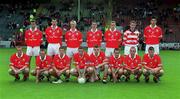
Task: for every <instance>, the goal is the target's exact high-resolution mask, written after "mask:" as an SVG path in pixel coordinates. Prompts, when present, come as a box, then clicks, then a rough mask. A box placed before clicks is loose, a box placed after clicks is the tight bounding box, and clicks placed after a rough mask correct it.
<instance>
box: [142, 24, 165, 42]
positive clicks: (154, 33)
mask: <svg viewBox="0 0 180 99" xmlns="http://www.w3.org/2000/svg"><path fill="white" fill-rule="evenodd" d="M144 38H145V43H146V44H159V41H160V39H161V38H162V29H161V28H160V27H158V26H155V27H154V28H152V27H151V26H150V25H149V26H147V27H146V28H145V29H144Z"/></svg>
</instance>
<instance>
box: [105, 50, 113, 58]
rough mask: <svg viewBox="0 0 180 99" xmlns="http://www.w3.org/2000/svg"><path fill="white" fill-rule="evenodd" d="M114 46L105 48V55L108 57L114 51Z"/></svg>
mask: <svg viewBox="0 0 180 99" xmlns="http://www.w3.org/2000/svg"><path fill="white" fill-rule="evenodd" d="M114 49H115V48H106V51H105V56H106V57H110V56H111V55H112V54H113V53H114Z"/></svg>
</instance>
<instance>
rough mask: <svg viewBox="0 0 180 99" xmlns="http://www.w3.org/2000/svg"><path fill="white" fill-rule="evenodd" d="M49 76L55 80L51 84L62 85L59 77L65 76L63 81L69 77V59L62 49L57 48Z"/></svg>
mask: <svg viewBox="0 0 180 99" xmlns="http://www.w3.org/2000/svg"><path fill="white" fill-rule="evenodd" d="M49 72H50V74H51V75H52V76H54V77H55V78H56V80H55V81H53V83H62V79H61V76H62V75H64V76H65V81H66V82H68V81H69V77H70V58H69V57H68V56H67V55H66V54H65V50H64V48H63V47H60V48H59V54H57V55H55V56H54V59H53V66H52V68H51V69H50V70H49Z"/></svg>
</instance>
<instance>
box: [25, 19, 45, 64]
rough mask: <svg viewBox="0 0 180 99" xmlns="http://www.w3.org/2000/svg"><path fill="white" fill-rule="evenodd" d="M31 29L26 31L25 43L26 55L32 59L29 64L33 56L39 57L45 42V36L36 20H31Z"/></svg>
mask: <svg viewBox="0 0 180 99" xmlns="http://www.w3.org/2000/svg"><path fill="white" fill-rule="evenodd" d="M30 21H31V27H30V29H28V30H26V31H25V43H26V45H27V50H26V54H27V55H28V56H29V57H30V59H29V63H30V60H31V57H32V56H38V55H39V51H40V45H41V43H42V42H43V39H42V37H43V34H42V32H41V31H40V30H39V29H38V28H37V25H36V21H35V19H32V20H30Z"/></svg>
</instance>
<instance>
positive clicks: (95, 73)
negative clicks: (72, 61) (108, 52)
mask: <svg viewBox="0 0 180 99" xmlns="http://www.w3.org/2000/svg"><path fill="white" fill-rule="evenodd" d="M89 60H90V66H88V67H87V75H89V76H90V77H89V78H90V81H91V82H94V81H97V80H99V79H100V71H104V68H105V67H104V66H105V65H106V64H107V63H108V62H106V57H105V53H104V52H103V51H101V49H100V46H98V45H95V46H94V48H93V53H92V54H91V55H90V59H89Z"/></svg>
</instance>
